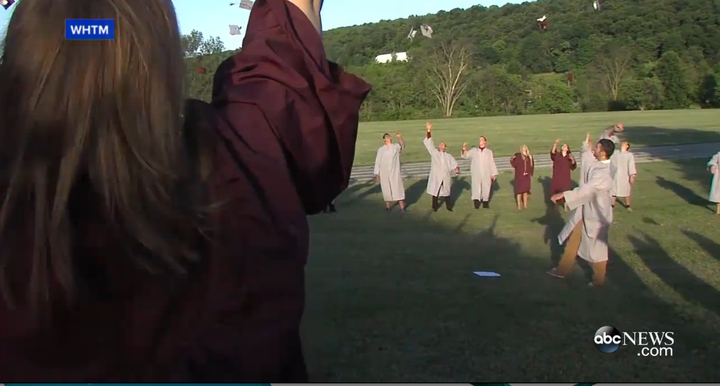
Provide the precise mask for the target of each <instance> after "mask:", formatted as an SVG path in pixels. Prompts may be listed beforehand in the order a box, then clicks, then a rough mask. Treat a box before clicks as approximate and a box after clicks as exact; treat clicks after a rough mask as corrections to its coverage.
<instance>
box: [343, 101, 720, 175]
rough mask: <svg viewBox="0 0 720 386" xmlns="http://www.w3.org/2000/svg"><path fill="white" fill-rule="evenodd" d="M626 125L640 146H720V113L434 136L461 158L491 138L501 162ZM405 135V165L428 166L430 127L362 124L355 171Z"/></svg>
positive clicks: (455, 126) (477, 123)
mask: <svg viewBox="0 0 720 386" xmlns="http://www.w3.org/2000/svg"><path fill="white" fill-rule="evenodd" d="M618 122H622V123H623V124H624V125H625V127H626V138H627V139H629V140H630V141H631V142H633V144H634V145H635V146H656V145H669V144H681V143H704V142H720V110H663V111H629V112H611V113H607V112H603V113H583V114H554V115H522V116H510V117H487V118H458V119H440V120H434V121H432V123H433V136H434V138H435V139H436V141H445V142H447V144H448V146H449V147H450V151H451V152H452V153H453V154H455V155H456V157H459V154H460V148H461V146H462V144H463V142H467V143H468V144H469V145H470V146H477V142H478V137H480V136H481V135H484V136H486V137H487V138H488V143H489V144H488V146H489V147H490V148H491V149H493V151H494V153H495V155H496V156H507V155H512V154H514V153H515V152H517V151H518V150H519V149H520V146H522V145H523V144H526V145H527V146H528V147H529V148H530V151H532V152H534V153H536V154H539V153H546V152H548V151H549V150H550V148H551V147H552V144H553V142H554V141H555V139H556V138H559V139H560V140H561V141H564V142H567V143H569V144H570V146H571V148H577V147H578V146H579V144H580V142H582V140H583V139H584V138H585V134H586V133H587V132H590V133H592V135H593V136H594V137H595V138H597V136H599V135H600V134H602V131H603V130H604V129H605V128H607V127H608V126H610V125H613V124H615V123H618ZM396 131H400V133H402V134H403V136H404V137H405V139H406V141H407V144H408V147H407V148H406V150H405V152H404V153H403V156H402V162H404V163H409V162H427V161H428V156H427V151H426V150H425V148H424V147H423V144H422V140H423V138H424V137H425V121H398V122H367V123H361V124H360V132H359V134H358V143H357V147H356V152H355V165H356V166H364V165H372V164H374V162H375V154H376V152H377V149H378V147H380V146H381V145H382V135H383V134H384V133H390V134H392V135H393V137H394V134H395V132H396Z"/></svg>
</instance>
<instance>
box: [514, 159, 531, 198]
mask: <svg viewBox="0 0 720 386" xmlns="http://www.w3.org/2000/svg"><path fill="white" fill-rule="evenodd" d="M510 165H511V166H512V167H513V169H515V184H514V185H515V186H514V190H515V194H523V193H530V188H531V186H532V177H533V174H534V173H535V165H534V164H533V162H532V160H530V158H529V157H528V158H525V159H523V156H522V154H520V153H515V155H514V156H512V158H511V159H510Z"/></svg>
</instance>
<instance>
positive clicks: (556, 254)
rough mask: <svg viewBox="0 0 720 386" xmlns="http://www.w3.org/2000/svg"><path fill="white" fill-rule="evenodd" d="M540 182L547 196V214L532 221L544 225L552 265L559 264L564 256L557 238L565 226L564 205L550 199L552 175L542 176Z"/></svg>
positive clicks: (544, 237)
mask: <svg viewBox="0 0 720 386" xmlns="http://www.w3.org/2000/svg"><path fill="white" fill-rule="evenodd" d="M538 182H540V183H541V184H542V187H543V196H544V198H545V215H544V216H542V217H539V218H535V219H533V220H531V221H532V222H535V223H538V224H540V225H544V226H545V229H544V231H543V242H544V243H545V245H548V246H549V247H550V262H551V263H552V266H555V265H557V263H558V261H560V256H562V252H563V247H562V245H560V243H559V242H558V240H557V236H558V234H560V231H561V230H562V229H563V227H564V226H565V219H564V218H563V216H562V213H561V211H562V210H563V209H562V206H560V205H557V204H555V203H553V202H552V201H550V196H551V194H550V193H551V191H550V185H551V182H552V179H551V178H550V177H540V178H538Z"/></svg>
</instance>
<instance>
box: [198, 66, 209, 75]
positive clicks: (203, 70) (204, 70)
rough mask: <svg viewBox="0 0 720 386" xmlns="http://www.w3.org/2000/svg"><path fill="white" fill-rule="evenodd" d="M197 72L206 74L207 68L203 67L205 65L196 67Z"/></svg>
mask: <svg viewBox="0 0 720 386" xmlns="http://www.w3.org/2000/svg"><path fill="white" fill-rule="evenodd" d="M197 73H198V74H207V68H205V67H198V68H197Z"/></svg>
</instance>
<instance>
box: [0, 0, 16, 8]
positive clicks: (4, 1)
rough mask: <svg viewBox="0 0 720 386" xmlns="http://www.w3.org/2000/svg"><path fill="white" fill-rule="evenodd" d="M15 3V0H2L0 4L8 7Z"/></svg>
mask: <svg viewBox="0 0 720 386" xmlns="http://www.w3.org/2000/svg"><path fill="white" fill-rule="evenodd" d="M14 3H15V0H0V5H2V6H3V8H5V9H8V8H10V6H11V5H13V4H14Z"/></svg>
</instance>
